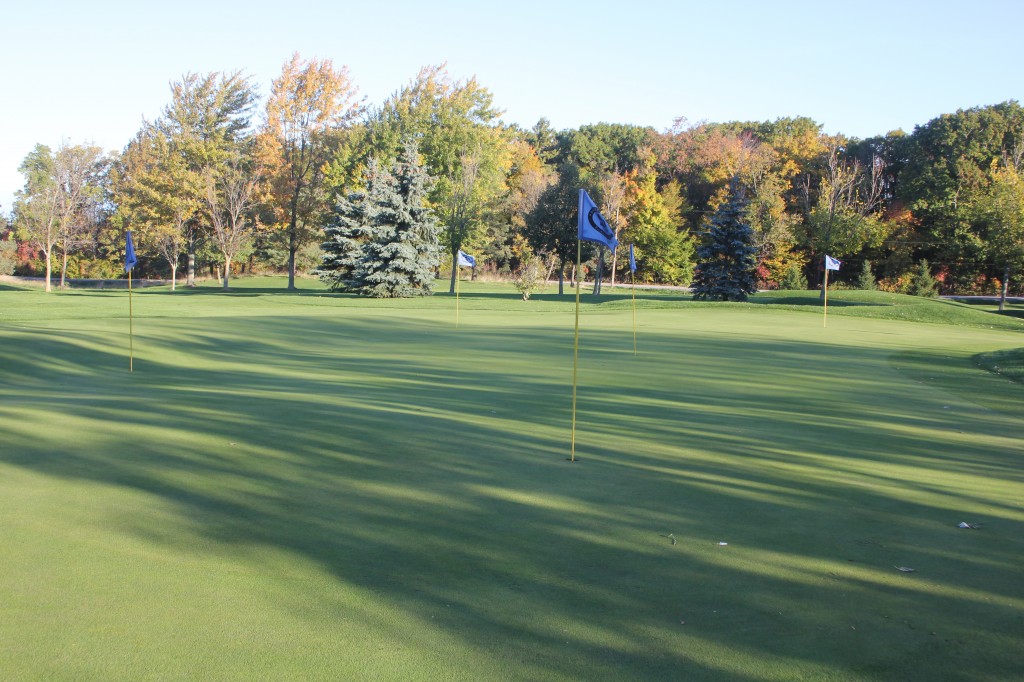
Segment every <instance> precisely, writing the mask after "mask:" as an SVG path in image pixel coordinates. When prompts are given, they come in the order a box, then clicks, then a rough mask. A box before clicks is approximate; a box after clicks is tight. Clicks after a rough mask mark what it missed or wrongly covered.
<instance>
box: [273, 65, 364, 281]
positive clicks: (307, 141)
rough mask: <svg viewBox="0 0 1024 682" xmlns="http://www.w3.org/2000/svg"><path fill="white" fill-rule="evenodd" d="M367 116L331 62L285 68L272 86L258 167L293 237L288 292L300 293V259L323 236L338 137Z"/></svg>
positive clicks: (275, 209)
mask: <svg viewBox="0 0 1024 682" xmlns="http://www.w3.org/2000/svg"><path fill="white" fill-rule="evenodd" d="M361 111H362V103H361V102H360V101H359V100H358V99H357V89H356V87H355V85H353V83H352V81H351V80H350V78H349V74H348V67H341V68H340V69H335V68H334V64H333V62H332V61H331V60H330V59H323V60H317V59H311V60H309V61H304V60H302V59H301V58H300V57H299V55H298V53H295V54H293V55H292V58H291V59H290V60H289V61H288V62H286V63H285V65H284V67H283V68H282V70H281V75H280V76H278V77H277V78H275V79H274V81H273V84H272V85H271V91H270V97H269V99H268V100H267V105H266V119H265V122H264V125H263V129H262V131H261V133H260V135H259V162H260V165H261V166H262V167H263V169H264V171H265V173H266V175H267V178H268V179H269V182H270V198H269V202H268V203H269V205H270V207H271V214H272V215H273V218H274V221H275V222H276V223H277V224H278V225H280V226H282V227H283V228H284V229H285V230H286V232H287V237H288V288H289V289H294V288H295V254H296V252H297V251H298V249H299V248H300V247H301V246H302V245H303V244H305V243H307V242H308V241H310V240H311V239H312V238H313V237H315V236H316V234H317V233H318V229H319V228H318V225H317V224H316V222H315V220H316V218H317V217H318V216H319V214H321V213H322V212H323V211H325V210H326V208H327V207H328V206H329V197H327V196H326V195H325V192H324V191H323V180H324V174H325V170H326V168H327V165H328V163H329V162H330V159H331V150H332V148H333V147H334V146H335V145H336V143H337V140H338V137H339V135H340V134H342V133H343V132H344V131H345V130H346V129H348V128H349V127H350V126H351V125H352V124H353V123H354V121H355V120H356V118H357V117H358V115H359V114H360V112H361Z"/></svg>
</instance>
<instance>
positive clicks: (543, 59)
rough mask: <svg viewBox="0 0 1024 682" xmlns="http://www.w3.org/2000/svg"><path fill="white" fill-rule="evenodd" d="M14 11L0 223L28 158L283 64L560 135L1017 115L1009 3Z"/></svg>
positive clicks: (120, 129) (118, 137) (372, 97)
mask: <svg viewBox="0 0 1024 682" xmlns="http://www.w3.org/2000/svg"><path fill="white" fill-rule="evenodd" d="M13 4H14V6H13V7H8V8H6V9H5V10H4V11H3V32H2V37H0V63H2V64H3V68H2V70H0V93H2V98H3V99H2V109H0V111H2V114H0V116H2V118H0V121H2V125H0V210H2V211H4V212H5V213H6V212H8V211H9V210H10V207H11V202H12V195H13V193H14V191H15V190H17V189H18V188H20V187H21V186H22V182H23V180H22V177H21V175H20V174H19V173H18V171H17V168H18V165H19V164H20V162H21V160H22V159H23V158H24V157H25V155H26V154H27V153H28V152H29V151H30V150H31V149H32V147H33V146H34V145H35V144H36V143H44V144H48V145H50V146H56V145H58V144H59V143H60V142H61V140H62V139H63V140H67V141H68V142H69V143H72V144H78V143H83V142H92V143H95V144H98V145H100V146H102V147H104V148H105V149H108V150H120V149H122V148H123V147H124V145H125V144H126V143H127V142H128V140H129V139H130V138H131V136H132V135H133V134H134V133H135V131H137V130H138V128H139V126H140V123H141V121H142V119H143V117H146V118H150V119H152V118H155V117H156V116H157V115H158V114H159V112H160V109H161V108H162V107H163V106H164V105H165V104H166V103H167V101H168V97H169V87H168V85H169V83H170V82H171V81H174V80H178V79H180V77H181V75H182V74H183V73H185V72H188V71H196V72H204V73H205V72H209V71H228V70H235V69H241V70H244V71H245V72H246V73H248V74H249V75H250V76H251V77H252V78H253V79H254V81H255V82H257V83H258V84H259V85H260V87H261V90H262V92H264V93H265V92H266V91H267V89H268V88H269V84H270V80H271V79H272V78H273V77H274V76H276V75H277V73H278V72H279V71H280V68H281V65H282V63H283V62H284V61H285V60H286V59H287V58H288V57H289V56H290V55H291V53H292V52H295V51H297V52H299V53H300V54H301V55H302V56H303V57H305V58H310V57H318V58H330V59H332V60H334V63H335V64H336V65H347V66H348V67H349V69H350V72H351V76H352V78H353V80H354V82H355V83H356V85H357V86H358V87H359V88H360V91H361V92H362V93H363V94H364V95H366V96H367V98H368V100H369V101H370V102H371V103H380V102H381V101H383V100H384V99H385V98H386V97H387V96H388V95H389V94H390V93H391V92H393V91H395V90H396V89H397V88H399V87H400V86H401V85H402V84H403V83H406V82H407V81H409V79H411V78H412V77H413V76H414V75H415V74H416V72H417V71H418V70H419V68H420V67H421V66H424V65H428V64H438V63H440V62H448V65H449V73H450V74H451V75H452V76H454V77H456V78H465V77H468V76H472V75H476V76H477V78H478V80H479V81H480V83H481V84H482V85H484V86H485V87H487V88H488V89H490V90H491V91H492V92H493V93H494V95H495V101H496V103H497V105H498V106H499V107H500V108H502V109H504V110H505V112H506V113H505V116H504V118H505V120H507V121H511V122H517V123H520V124H523V125H525V126H531V125H533V123H535V122H536V121H537V119H538V118H540V117H541V116H546V117H547V118H549V119H550V120H551V122H552V124H553V125H554V126H555V127H556V128H559V129H561V128H570V127H577V126H579V125H582V124H585V123H596V122H599V121H607V122H616V123H635V124H641V125H650V126H654V127H655V128H657V129H659V130H662V129H664V128H667V127H669V126H670V125H671V124H672V122H673V120H674V119H675V118H677V117H680V116H683V117H686V118H687V119H688V120H689V121H691V122H696V121H701V120H708V121H729V120H769V119H775V118H778V117H780V116H809V117H811V118H813V119H814V120H816V121H817V122H819V123H821V124H822V125H823V126H824V129H825V131H826V132H828V133H845V134H847V135H851V136H856V137H869V136H871V135H876V134H882V133H885V132H888V131H889V130H893V129H896V128H902V129H904V130H906V131H907V132H910V131H912V130H913V128H914V126H915V125H918V124H923V123H926V122H927V121H928V120H930V119H932V118H934V117H936V116H938V115H940V114H942V113H947V112H952V111H955V110H957V109H962V108H969V107H973V106H979V105H986V104H995V103H997V102H1002V101H1005V100H1007V99H1016V100H1024V70H1022V59H1021V51H1020V42H1019V40H1020V36H1019V29H1020V26H1021V25H1022V23H1024V3H1021V2H1020V1H1019V0H974V1H972V2H964V1H962V0H961V1H958V2H953V1H947V0H931V1H923V0H911V1H907V2H902V1H901V0H888V1H887V2H878V1H876V0H861V1H860V2H856V3H831V2H823V1H821V0H818V1H815V2H809V1H805V0H796V1H790V2H771V1H769V0H763V1H750V2H743V1H738V0H733V1H728V0H720V1H717V2H715V1H712V0H708V1H706V2H690V1H687V0H679V1H677V2H662V1H645V0H636V1H634V2H621V1H620V2H604V1H596V2H586V3H584V2H575V1H574V2H559V1H558V0H546V1H543V2H542V1H538V0H519V1H518V2H509V3H483V2H479V1H478V0H474V1H472V2H470V1H463V0H437V1H436V2H433V3H429V2H423V1H422V0H419V1H409V0H398V1H393V2H387V1H382V2H380V3H376V4H375V3H372V2H368V1H367V0H361V1H360V2H350V1H348V0H329V1H321V0H309V1H307V2H292V3H288V2H265V1H263V0H253V1H252V2H248V3H238V2H223V1H221V0H201V1H200V0H179V1H177V2H170V3H159V4H156V3H153V4H151V3H140V2H137V0H132V1H131V2H128V1H127V0H123V1H122V0H94V1H93V2H81V1H77V0H76V1H75V2H48V1H47V0H38V1H36V2H19V3H13Z"/></svg>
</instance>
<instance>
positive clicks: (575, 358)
mask: <svg viewBox="0 0 1024 682" xmlns="http://www.w3.org/2000/svg"><path fill="white" fill-rule="evenodd" d="M581 251H582V242H581V241H580V240H578V239H577V240H576V335H575V337H573V342H572V452H571V454H570V455H569V461H570V462H575V461H576V373H577V369H578V368H579V355H580V274H581V273H580V256H581Z"/></svg>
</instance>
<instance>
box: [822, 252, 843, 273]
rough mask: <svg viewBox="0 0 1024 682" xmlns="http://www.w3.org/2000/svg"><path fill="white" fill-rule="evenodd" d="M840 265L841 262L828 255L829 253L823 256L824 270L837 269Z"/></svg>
mask: <svg viewBox="0 0 1024 682" xmlns="http://www.w3.org/2000/svg"><path fill="white" fill-rule="evenodd" d="M840 265H842V263H840V262H839V261H837V260H836V259H835V258H833V257H832V256H829V255H826V256H825V269H826V270H838V269H839V266H840Z"/></svg>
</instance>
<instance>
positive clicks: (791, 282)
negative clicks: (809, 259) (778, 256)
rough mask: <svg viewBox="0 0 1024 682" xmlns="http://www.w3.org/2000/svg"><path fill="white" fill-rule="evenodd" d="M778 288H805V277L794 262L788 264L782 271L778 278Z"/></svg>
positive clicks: (797, 289)
mask: <svg viewBox="0 0 1024 682" xmlns="http://www.w3.org/2000/svg"><path fill="white" fill-rule="evenodd" d="M779 288H780V289H789V290H794V291H799V290H806V289H807V277H805V276H804V273H803V270H802V269H801V267H800V266H799V265H797V264H796V263H790V264H789V267H787V268H786V269H785V271H784V272H783V273H782V277H780V278H779Z"/></svg>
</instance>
